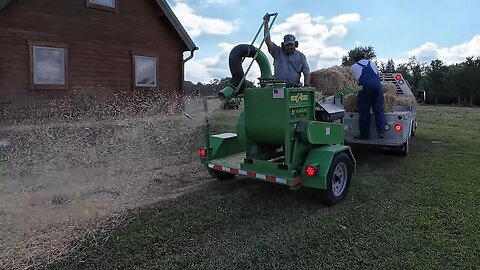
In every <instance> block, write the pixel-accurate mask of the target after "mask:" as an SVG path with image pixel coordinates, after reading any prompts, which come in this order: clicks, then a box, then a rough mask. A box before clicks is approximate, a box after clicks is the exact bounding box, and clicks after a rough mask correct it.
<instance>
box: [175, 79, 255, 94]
mask: <svg viewBox="0 0 480 270" xmlns="http://www.w3.org/2000/svg"><path fill="white" fill-rule="evenodd" d="M231 79H232V78H231V77H225V78H222V79H213V80H211V81H210V82H208V83H205V84H203V83H201V82H197V83H196V84H194V83H193V82H191V81H185V82H184V83H183V89H184V91H185V93H186V94H187V95H188V96H200V97H213V96H215V97H216V96H217V95H218V92H220V91H221V90H222V89H223V88H225V87H227V85H228V84H229V83H230V80H231ZM245 87H247V88H252V87H255V85H254V83H253V82H251V81H249V80H245Z"/></svg>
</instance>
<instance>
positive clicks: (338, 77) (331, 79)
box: [310, 66, 357, 96]
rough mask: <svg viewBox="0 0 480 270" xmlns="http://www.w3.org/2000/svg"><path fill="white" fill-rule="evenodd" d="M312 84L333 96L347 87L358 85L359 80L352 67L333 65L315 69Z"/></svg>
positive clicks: (311, 75)
mask: <svg viewBox="0 0 480 270" xmlns="http://www.w3.org/2000/svg"><path fill="white" fill-rule="evenodd" d="M310 85H312V87H315V89H316V90H317V91H321V92H322V93H323V94H324V95H326V96H331V95H334V94H336V93H338V92H339V91H340V90H343V89H346V88H353V87H356V86H357V80H356V79H355V76H354V75H353V72H352V70H351V68H350V67H340V66H333V67H330V68H324V69H320V70H316V71H313V72H312V73H311V74H310Z"/></svg>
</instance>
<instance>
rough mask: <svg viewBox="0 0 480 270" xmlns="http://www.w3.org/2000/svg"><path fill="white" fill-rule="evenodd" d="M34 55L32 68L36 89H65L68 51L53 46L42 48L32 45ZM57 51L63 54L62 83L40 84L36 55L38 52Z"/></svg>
mask: <svg viewBox="0 0 480 270" xmlns="http://www.w3.org/2000/svg"><path fill="white" fill-rule="evenodd" d="M31 48H32V54H31V58H32V59H31V63H32V64H31V68H32V84H33V86H34V88H42V86H43V87H45V86H46V87H47V88H48V86H56V87H63V88H65V87H66V86H67V49H65V48H61V47H53V46H41V45H32V46H31ZM42 49H43V50H55V51H60V52H61V53H62V62H61V65H62V66H61V70H62V73H63V74H62V75H63V78H62V81H61V83H51V82H46V83H45V82H39V81H38V78H37V75H38V74H36V70H37V65H38V63H37V61H36V53H37V50H42Z"/></svg>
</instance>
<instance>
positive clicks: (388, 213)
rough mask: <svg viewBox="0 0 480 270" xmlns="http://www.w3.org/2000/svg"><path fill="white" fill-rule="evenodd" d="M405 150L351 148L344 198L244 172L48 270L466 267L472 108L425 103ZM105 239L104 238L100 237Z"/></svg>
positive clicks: (479, 173) (479, 210) (479, 118)
mask: <svg viewBox="0 0 480 270" xmlns="http://www.w3.org/2000/svg"><path fill="white" fill-rule="evenodd" d="M418 121H419V129H418V131H417V134H416V136H415V137H414V138H413V141H412V145H411V153H410V154H409V156H408V157H400V156H398V155H396V154H394V153H389V152H387V153H385V152H382V151H375V150H373V151H363V150H362V149H357V150H356V151H355V152H354V154H355V155H356V158H357V162H358V166H357V168H358V171H357V173H356V174H355V175H354V182H353V183H352V187H351V190H350V193H349V195H348V197H347V199H346V201H344V202H342V203H341V204H339V205H337V206H334V207H330V208H327V207H324V206H322V205H321V204H320V203H319V201H318V198H317V195H318V194H317V192H316V191H314V190H306V189H301V190H299V191H290V190H288V189H286V188H284V187H282V186H277V185H273V184H267V183H263V182H258V181H255V180H249V179H236V180H234V181H230V182H215V183H212V184H211V185H210V186H209V187H208V188H207V189H205V190H202V191H200V192H196V193H193V194H189V195H186V196H183V197H181V198H178V199H175V200H171V201H164V202H160V203H158V204H155V205H152V206H151V207H149V208H147V209H142V210H139V211H138V212H137V213H134V214H132V216H131V218H130V221H129V222H128V223H127V224H125V225H124V226H122V227H121V228H119V229H118V230H116V231H114V232H113V235H111V236H109V237H108V240H107V241H106V242H103V239H107V235H98V236H97V238H96V240H97V241H96V242H95V243H96V244H94V242H93V241H92V242H86V243H85V244H83V245H82V248H83V249H81V250H80V251H77V252H76V253H74V254H72V256H71V257H70V258H67V259H66V260H63V261H59V262H57V263H56V264H54V265H50V266H48V267H47V268H48V269H350V268H353V269H452V268H457V269H473V268H478V265H480V255H479V254H480V169H479V168H478V166H479V164H480V143H478V139H479V138H480V135H479V134H480V109H478V108H476V109H475V108H451V107H427V106H422V107H420V108H419V112H418ZM98 243H104V244H98Z"/></svg>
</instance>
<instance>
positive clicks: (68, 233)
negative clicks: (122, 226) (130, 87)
mask: <svg viewBox="0 0 480 270" xmlns="http://www.w3.org/2000/svg"><path fill="white" fill-rule="evenodd" d="M208 108H209V115H210V116H211V115H212V114H213V113H214V112H215V113H217V112H219V113H227V114H232V113H233V114H235V113H239V111H238V110H235V111H233V112H232V111H220V110H219V108H220V103H219V101H218V100H209V101H208ZM204 121H205V113H204V104H203V102H202V100H188V101H187V105H186V114H185V115H183V114H176V115H153V116H148V117H128V118H117V119H113V120H103V121H93V120H90V121H89V120H84V121H73V122H72V121H69V122H53V123H45V124H42V125H9V126H1V127H0V139H1V141H2V144H1V145H0V178H1V179H2V180H1V181H0V258H1V259H0V268H2V269H3V268H6V269H12V268H22V269H24V268H29V267H34V266H35V265H38V264H42V263H46V262H50V261H52V260H54V259H56V258H58V257H60V256H62V255H65V254H66V252H68V250H69V249H71V248H72V243H74V241H73V240H78V239H81V238H82V237H85V235H88V234H89V233H90V232H91V231H95V230H104V229H107V228H112V226H114V225H115V224H118V223H119V221H121V220H122V218H123V217H124V216H125V213H126V211H129V210H131V209H134V208H136V207H139V206H142V205H146V204H150V203H153V202H156V201H158V200H161V199H164V198H172V197H175V196H178V195H179V194H183V193H185V192H188V191H189V190H191V189H196V188H198V186H199V185H202V184H205V183H207V182H210V181H211V178H210V177H209V176H208V174H207V173H206V171H205V169H204V168H203V167H202V166H201V165H200V164H199V160H198V154H197V151H196V149H198V147H199V146H201V145H203V140H204V134H203V132H202V130H203V126H204V123H205V122H204Z"/></svg>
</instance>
